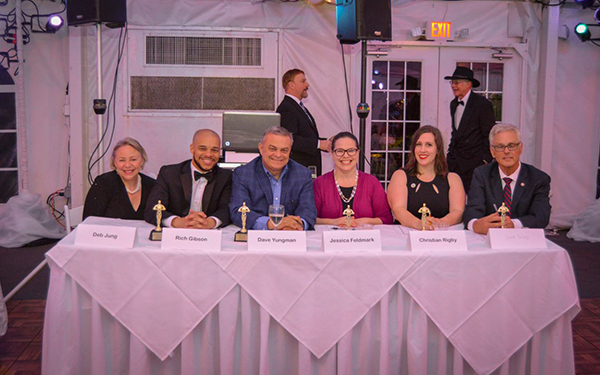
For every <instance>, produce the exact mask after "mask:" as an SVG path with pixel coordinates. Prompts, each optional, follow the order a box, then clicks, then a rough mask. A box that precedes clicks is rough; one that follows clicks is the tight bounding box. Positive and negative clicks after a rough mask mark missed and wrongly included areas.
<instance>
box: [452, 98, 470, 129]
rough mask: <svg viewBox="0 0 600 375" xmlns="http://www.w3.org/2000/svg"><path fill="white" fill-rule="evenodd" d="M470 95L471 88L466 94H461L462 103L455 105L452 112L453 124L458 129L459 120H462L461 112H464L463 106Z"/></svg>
mask: <svg viewBox="0 0 600 375" xmlns="http://www.w3.org/2000/svg"><path fill="white" fill-rule="evenodd" d="M470 96H471V90H469V92H468V93H467V95H465V96H463V98H462V99H460V100H459V101H462V102H463V103H464V105H460V104H459V105H457V106H456V112H454V126H455V127H456V129H457V130H458V126H459V125H460V120H462V116H463V113H465V107H466V106H467V102H468V101H469V97H470ZM457 99H458V98H457Z"/></svg>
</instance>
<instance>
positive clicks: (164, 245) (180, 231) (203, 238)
mask: <svg viewBox="0 0 600 375" xmlns="http://www.w3.org/2000/svg"><path fill="white" fill-rule="evenodd" d="M221 237H222V235H221V231H220V230H214V229H212V230H210V229H186V228H163V234H162V241H161V243H160V248H161V249H180V250H203V251H221Z"/></svg>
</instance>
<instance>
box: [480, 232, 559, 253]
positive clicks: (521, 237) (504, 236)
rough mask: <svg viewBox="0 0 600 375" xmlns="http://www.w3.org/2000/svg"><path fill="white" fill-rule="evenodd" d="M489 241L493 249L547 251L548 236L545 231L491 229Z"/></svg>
mask: <svg viewBox="0 0 600 375" xmlns="http://www.w3.org/2000/svg"><path fill="white" fill-rule="evenodd" d="M488 239H489V241H490V247H491V248H492V249H545V248H547V247H548V245H547V244H546V236H544V230H543V229H528V228H522V229H512V228H511V229H509V228H504V229H502V228H491V229H490V231H489V232H488Z"/></svg>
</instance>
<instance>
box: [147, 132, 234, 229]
mask: <svg viewBox="0 0 600 375" xmlns="http://www.w3.org/2000/svg"><path fill="white" fill-rule="evenodd" d="M190 152H191V153H192V159H191V160H186V161H184V162H182V163H179V164H172V165H165V166H163V167H162V168H161V169H160V172H159V173H158V177H157V178H156V184H155V185H154V188H153V189H152V192H151V193H150V196H149V197H148V204H147V206H146V212H145V218H146V221H147V222H149V223H150V224H153V225H156V212H155V211H153V209H152V208H153V207H154V205H155V204H156V203H158V201H159V200H160V201H161V203H162V204H163V205H164V206H165V208H166V210H165V211H164V212H163V219H162V225H164V226H165V227H173V228H196V229H213V228H218V227H220V226H226V225H229V224H230V223H231V219H230V218H229V208H228V205H229V198H230V197H231V175H232V172H231V171H229V170H226V169H221V168H219V166H217V162H218V161H219V156H220V154H221V138H220V137H219V135H218V134H217V133H215V132H214V131H212V130H209V129H202V130H198V131H197V132H196V133H195V134H194V138H193V140H192V144H191V145H190Z"/></svg>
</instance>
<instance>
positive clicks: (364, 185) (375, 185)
mask: <svg viewBox="0 0 600 375" xmlns="http://www.w3.org/2000/svg"><path fill="white" fill-rule="evenodd" d="M331 156H332V158H333V161H334V163H335V167H334V169H333V171H331V172H329V173H326V174H324V175H322V176H321V177H319V178H317V179H316V180H315V183H314V191H315V202H316V205H317V224H328V225H337V226H341V227H343V226H346V217H345V216H344V215H343V211H344V210H346V209H347V208H348V206H350V208H351V209H352V210H353V211H354V217H353V218H352V221H351V222H350V225H351V226H353V227H356V226H359V225H364V224H371V225H374V224H391V223H392V215H391V212H390V207H389V205H388V203H387V197H386V195H385V191H384V190H383V187H382V186H381V183H380V182H379V181H378V180H377V178H376V177H374V176H371V175H370V174H366V173H363V172H360V171H358V169H356V163H357V162H358V158H359V157H360V149H359V147H358V140H357V139H356V137H355V136H354V134H352V133H349V132H342V133H339V134H337V135H336V136H334V137H333V138H332V140H331Z"/></svg>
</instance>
